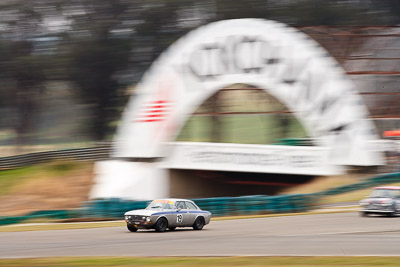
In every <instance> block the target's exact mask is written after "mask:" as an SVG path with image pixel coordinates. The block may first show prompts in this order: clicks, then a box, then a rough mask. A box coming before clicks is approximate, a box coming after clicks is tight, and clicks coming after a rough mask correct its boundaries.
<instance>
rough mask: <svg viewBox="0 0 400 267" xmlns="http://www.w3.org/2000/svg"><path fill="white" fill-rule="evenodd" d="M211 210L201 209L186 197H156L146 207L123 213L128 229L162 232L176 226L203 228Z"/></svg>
mask: <svg viewBox="0 0 400 267" xmlns="http://www.w3.org/2000/svg"><path fill="white" fill-rule="evenodd" d="M210 219H211V212H208V211H204V210H201V209H200V208H199V207H198V206H197V205H196V204H195V203H194V202H193V201H191V200H187V199H173V198H168V199H156V200H153V201H152V202H151V203H150V204H149V205H148V206H147V208H146V209H143V210H131V211H128V212H126V213H125V222H126V224H127V227H128V230H129V231H131V232H136V231H137V230H138V229H155V230H156V231H157V232H164V231H165V230H166V229H167V228H168V229H169V230H171V231H173V230H175V228H176V227H193V229H194V230H201V229H203V227H204V225H206V224H208V223H210Z"/></svg>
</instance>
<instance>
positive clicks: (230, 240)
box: [0, 212, 400, 258]
mask: <svg viewBox="0 0 400 267" xmlns="http://www.w3.org/2000/svg"><path fill="white" fill-rule="evenodd" d="M234 255H236V256H240V255H243V256H245V255H247V256H248V255H250V256H289V255H292V256H319V255H326V256H327V255H330V256H347V255H381V256H399V255H400V217H395V218H389V217H376V216H374V217H367V218H363V217H360V216H359V215H358V213H356V212H347V213H334V214H318V215H297V216H282V217H269V218H257V219H241V220H226V221H212V222H211V223H210V224H209V225H207V226H206V227H205V228H204V229H203V230H202V231H194V230H192V229H189V228H182V229H177V230H175V231H169V232H165V233H156V232H154V231H151V230H142V231H140V230H139V231H138V232H136V233H130V232H128V230H127V229H126V228H125V227H106V228H92V229H78V230H50V231H29V232H4V233H0V258H22V257H52V256H234Z"/></svg>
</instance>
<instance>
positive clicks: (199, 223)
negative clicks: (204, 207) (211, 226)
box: [193, 217, 204, 230]
mask: <svg viewBox="0 0 400 267" xmlns="http://www.w3.org/2000/svg"><path fill="white" fill-rule="evenodd" d="M203 227H204V219H203V217H198V218H197V219H196V221H195V222H194V224H193V229H194V230H201V229H203Z"/></svg>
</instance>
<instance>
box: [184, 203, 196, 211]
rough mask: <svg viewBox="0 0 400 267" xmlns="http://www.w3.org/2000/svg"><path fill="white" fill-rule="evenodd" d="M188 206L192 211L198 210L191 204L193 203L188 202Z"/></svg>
mask: <svg viewBox="0 0 400 267" xmlns="http://www.w3.org/2000/svg"><path fill="white" fill-rule="evenodd" d="M186 205H187V207H188V209H190V210H197V208H196V206H195V205H193V203H191V202H187V201H186Z"/></svg>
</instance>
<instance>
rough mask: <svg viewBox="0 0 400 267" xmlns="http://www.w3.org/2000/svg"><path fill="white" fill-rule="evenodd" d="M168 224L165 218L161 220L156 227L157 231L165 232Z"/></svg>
mask: <svg viewBox="0 0 400 267" xmlns="http://www.w3.org/2000/svg"><path fill="white" fill-rule="evenodd" d="M167 226H168V222H167V220H166V219H165V218H160V219H159V220H158V221H157V222H156V225H155V228H156V231H157V232H165V230H166V229H167Z"/></svg>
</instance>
